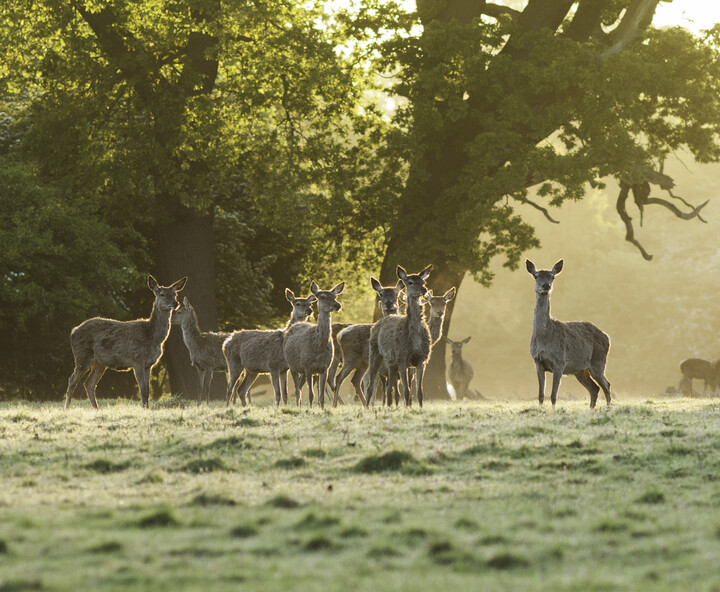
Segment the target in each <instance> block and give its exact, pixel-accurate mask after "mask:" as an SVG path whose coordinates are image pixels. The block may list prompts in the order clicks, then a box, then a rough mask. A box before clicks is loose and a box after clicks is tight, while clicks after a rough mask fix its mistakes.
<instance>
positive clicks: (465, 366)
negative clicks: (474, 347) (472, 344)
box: [445, 337, 475, 399]
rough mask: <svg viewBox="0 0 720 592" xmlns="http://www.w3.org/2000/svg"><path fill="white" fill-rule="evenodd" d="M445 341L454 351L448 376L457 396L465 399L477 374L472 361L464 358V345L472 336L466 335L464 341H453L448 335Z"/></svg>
mask: <svg viewBox="0 0 720 592" xmlns="http://www.w3.org/2000/svg"><path fill="white" fill-rule="evenodd" d="M445 341H447V342H448V343H449V344H450V348H451V351H452V361H451V362H450V368H448V378H449V379H450V384H451V385H452V387H453V389H454V390H455V395H456V396H457V398H458V399H464V398H465V397H466V396H467V394H468V387H469V386H470V381H471V380H472V379H473V376H474V375H475V373H474V372H473V369H472V366H471V365H470V362H468V361H467V360H463V357H462V348H463V345H465V344H466V343H467V342H468V341H470V337H466V338H465V339H463V340H462V341H452V340H451V339H448V338H447V337H446V338H445Z"/></svg>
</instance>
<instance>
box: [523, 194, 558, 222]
mask: <svg viewBox="0 0 720 592" xmlns="http://www.w3.org/2000/svg"><path fill="white" fill-rule="evenodd" d="M515 199H516V200H517V201H519V202H520V203H524V204H528V205H529V206H532V207H533V208H535V209H536V210H540V211H541V212H542V213H543V214H544V215H545V217H546V218H547V219H548V220H549V221H550V222H552V223H553V224H560V222H559V221H558V220H555V218H553V217H552V216H551V215H550V212H548V210H547V208H545V207H543V206H541V205H540V204H538V203H535V202H534V201H532V200H531V199H528V198H527V197H516V198H515Z"/></svg>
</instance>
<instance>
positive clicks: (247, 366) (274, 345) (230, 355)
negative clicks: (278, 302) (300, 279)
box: [222, 288, 317, 406]
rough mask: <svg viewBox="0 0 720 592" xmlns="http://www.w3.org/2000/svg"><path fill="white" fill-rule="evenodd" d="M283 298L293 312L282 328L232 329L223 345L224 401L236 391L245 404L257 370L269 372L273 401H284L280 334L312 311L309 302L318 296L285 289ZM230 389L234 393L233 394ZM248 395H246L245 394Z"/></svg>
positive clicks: (283, 361) (227, 403)
mask: <svg viewBox="0 0 720 592" xmlns="http://www.w3.org/2000/svg"><path fill="white" fill-rule="evenodd" d="M285 298H287V300H288V302H290V304H292V315H291V316H290V320H289V321H288V323H287V325H285V328H283V329H280V330H274V331H261V330H243V331H235V332H234V333H233V334H232V335H231V336H230V337H228V338H227V339H226V340H225V342H224V343H223V345H222V352H223V354H224V356H225V357H224V358H223V359H224V360H225V361H226V364H227V368H228V374H229V378H228V385H227V393H226V396H225V404H226V405H230V401H231V399H232V401H233V402H235V397H236V396H237V395H238V394H239V395H240V401H241V402H242V404H243V405H245V404H246V402H247V399H246V394H247V393H248V391H249V390H250V387H252V385H253V383H254V382H255V379H256V378H257V376H258V374H262V373H265V372H269V373H270V380H271V382H272V385H273V390H274V391H275V405H278V406H279V405H280V399H281V398H282V400H283V402H284V403H287V371H288V365H287V362H286V361H285V354H284V353H283V336H284V334H285V332H286V331H287V330H288V328H290V327H292V326H293V325H294V324H295V323H299V322H301V321H304V320H305V319H307V318H308V317H309V316H310V315H312V306H311V305H312V303H313V302H315V301H316V300H317V298H316V297H315V296H313V295H311V296H308V297H307V298H296V297H295V294H293V291H292V290H290V289H289V288H286V289H285ZM243 369H244V370H245V376H244V378H243V380H242V382H241V383H240V386H239V387H238V389H237V391H235V385H236V383H237V381H238V379H239V378H240V374H242V371H243ZM233 393H235V394H234V396H233ZM248 399H249V397H248Z"/></svg>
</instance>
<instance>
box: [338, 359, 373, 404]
mask: <svg viewBox="0 0 720 592" xmlns="http://www.w3.org/2000/svg"><path fill="white" fill-rule="evenodd" d="M366 369H367V365H365V367H364V368H363V367H360V368H356V369H355V372H354V373H353V375H352V378H351V379H350V382H351V383H352V385H353V387H355V395H356V396H357V398H358V399H360V402H361V403H362V406H363V407H367V405H368V404H367V399H366V398H365V395H364V394H363V391H362V378H363V376H364V375H365V370H366ZM361 370H362V372H361ZM338 380H339V379H338ZM338 388H340V386H339V384H338Z"/></svg>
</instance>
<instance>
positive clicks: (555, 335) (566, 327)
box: [525, 259, 610, 409]
mask: <svg viewBox="0 0 720 592" xmlns="http://www.w3.org/2000/svg"><path fill="white" fill-rule="evenodd" d="M525 266H526V267H527V270H528V272H529V273H530V275H532V276H533V277H534V278H535V315H534V318H533V332H532V338H531V340H530V355H531V356H532V358H533V360H535V368H536V369H537V376H538V383H539V387H540V391H539V395H538V399H539V401H540V404H541V405H542V403H543V401H544V400H545V372H552V374H553V384H552V393H551V395H550V401H551V402H552V405H553V407H555V402H556V401H557V392H558V387H559V386H560V381H561V380H562V376H563V374H574V375H575V378H577V379H578V381H579V382H580V384H582V385H583V386H584V387H585V388H586V389H587V390H588V392H589V393H590V408H591V409H594V408H595V404H596V403H597V398H598V392H599V391H600V387H602V390H603V392H604V393H605V399H606V401H607V404H608V405H610V383H609V382H608V380H607V378H605V364H606V362H607V355H608V351H609V349H610V338H609V337H608V336H607V335H606V334H605V333H603V332H602V331H601V330H600V329H598V328H597V327H596V326H595V325H593V324H592V323H587V322H582V321H581V322H571V323H565V322H562V321H558V320H557V319H553V318H552V317H551V316H550V292H551V290H552V284H553V280H554V279H555V276H556V275H557V274H559V273H560V272H561V271H562V268H563V261H562V260H560V261H558V262H557V263H556V264H555V266H554V267H553V268H552V270H550V271H538V270H536V269H535V265H534V264H533V262H532V261H530V260H529V259H527V260H526V261H525ZM596 383H597V384H596ZM598 384H599V385H600V386H598Z"/></svg>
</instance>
